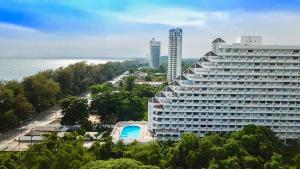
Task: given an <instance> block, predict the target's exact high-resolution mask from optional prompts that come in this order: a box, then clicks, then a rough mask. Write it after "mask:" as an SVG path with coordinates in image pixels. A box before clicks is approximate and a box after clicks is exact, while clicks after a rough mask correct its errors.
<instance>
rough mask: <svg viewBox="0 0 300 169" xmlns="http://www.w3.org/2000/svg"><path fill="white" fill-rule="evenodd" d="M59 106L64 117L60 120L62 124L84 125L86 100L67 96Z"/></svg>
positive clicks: (86, 107)
mask: <svg viewBox="0 0 300 169" xmlns="http://www.w3.org/2000/svg"><path fill="white" fill-rule="evenodd" d="M60 106H61V108H62V114H63V115H64V116H63V117H62V119H61V123H62V124H67V125H74V124H84V123H86V122H87V121H88V117H89V112H88V106H89V105H88V100H87V99H83V98H79V97H75V96H69V97H66V98H64V99H62V100H61V101H60Z"/></svg>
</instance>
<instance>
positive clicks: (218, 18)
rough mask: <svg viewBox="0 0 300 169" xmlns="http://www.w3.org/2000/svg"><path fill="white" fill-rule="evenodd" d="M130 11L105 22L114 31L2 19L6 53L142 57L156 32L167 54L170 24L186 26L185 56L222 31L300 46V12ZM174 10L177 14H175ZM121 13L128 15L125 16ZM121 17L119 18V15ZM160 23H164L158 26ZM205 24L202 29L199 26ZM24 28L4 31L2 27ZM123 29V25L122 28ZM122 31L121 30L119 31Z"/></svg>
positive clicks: (199, 51)
mask: <svg viewBox="0 0 300 169" xmlns="http://www.w3.org/2000/svg"><path fill="white" fill-rule="evenodd" d="M150 12H151V11H148V10H145V11H144V10H140V11H139V10H130V12H126V13H114V15H113V17H118V18H119V19H122V20H123V23H121V24H119V25H117V26H116V25H113V24H112V25H105V27H103V28H102V29H113V30H116V32H115V33H114V32H113V30H112V32H110V34H105V33H104V34H101V35H100V34H89V36H87V35H86V34H84V33H82V34H80V33H78V34H76V35H74V34H73V35H68V34H62V33H60V34H47V33H45V32H39V31H36V30H34V29H33V30H32V29H30V28H28V29H27V28H23V27H19V26H16V25H5V24H1V23H0V51H1V52H0V57H1V56H7V57H10V56H18V57H22V56H49V57H51V56H57V57H60V56H72V57H74V56H98V57H101V56H103V57H137V56H140V57H142V56H146V54H147V53H148V52H149V40H150V39H151V38H152V36H155V37H156V39H158V40H161V42H162V51H161V53H162V55H165V54H167V53H168V49H167V47H168V28H170V27H172V26H182V27H183V57H200V56H201V55H203V54H204V53H206V52H207V51H208V50H210V42H211V41H212V40H213V39H214V38H216V37H217V36H220V37H222V38H223V39H224V40H225V41H227V42H228V43H232V42H233V41H234V40H235V38H236V37H237V36H240V35H249V34H250V35H251V34H256V35H261V36H263V37H264V40H263V42H264V43H265V44H287V45H289V44H290V45H300V37H299V34H300V24H298V23H300V13H297V12H294V13H291V12H286V11H269V12H264V13H252V12H245V11H213V12H207V11H206V12H203V11H202V12H199V11H194V10H188V9H178V8H177V9H176V10H175V11H174V9H173V8H172V9H169V10H168V9H167V11H165V10H163V9H159V10H157V9H153V11H152V13H151V14H149V13H150ZM173 12H174V13H173ZM122 14H124V15H123V16H122ZM114 19H116V18H114ZM156 24H162V25H163V26H161V25H156ZM199 28H200V29H199ZM4 29H5V30H10V32H19V33H15V34H13V33H12V34H13V35H14V36H5V35H6V34H4V35H3V34H1V30H4ZM123 29H124V30H123ZM119 30H122V31H120V32H118V31H119Z"/></svg>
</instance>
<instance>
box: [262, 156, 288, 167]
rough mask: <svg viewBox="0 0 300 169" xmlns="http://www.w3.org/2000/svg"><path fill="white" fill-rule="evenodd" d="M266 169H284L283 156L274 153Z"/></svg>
mask: <svg viewBox="0 0 300 169" xmlns="http://www.w3.org/2000/svg"><path fill="white" fill-rule="evenodd" d="M264 168H265V169H284V165H283V159H282V156H281V155H279V154H277V153H273V155H272V157H271V160H270V161H269V162H267V163H265V165H264Z"/></svg>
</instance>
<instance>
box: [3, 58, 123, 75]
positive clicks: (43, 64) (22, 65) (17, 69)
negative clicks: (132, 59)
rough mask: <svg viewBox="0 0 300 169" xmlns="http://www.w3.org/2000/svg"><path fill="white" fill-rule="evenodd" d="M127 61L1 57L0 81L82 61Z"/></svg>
mask: <svg viewBox="0 0 300 169" xmlns="http://www.w3.org/2000/svg"><path fill="white" fill-rule="evenodd" d="M124 60H125V59H107V58H106V59H101V58H95V59H80V58H76V59H74V58H72V59H66V58H1V57H0V80H1V79H3V80H13V79H16V80H22V79H23V78H24V77H26V76H29V75H33V74H35V73H37V72H39V71H43V70H47V69H57V68H59V67H65V66H68V65H70V64H73V63H77V62H80V61H86V62H87V63H88V64H100V63H106V62H108V61H124Z"/></svg>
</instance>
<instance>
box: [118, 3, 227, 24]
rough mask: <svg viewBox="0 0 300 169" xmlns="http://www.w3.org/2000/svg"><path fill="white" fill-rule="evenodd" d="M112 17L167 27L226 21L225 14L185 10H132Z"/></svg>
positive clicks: (166, 8)
mask: <svg viewBox="0 0 300 169" xmlns="http://www.w3.org/2000/svg"><path fill="white" fill-rule="evenodd" d="M112 14H113V16H115V17H117V18H118V19H120V20H123V21H129V22H136V23H142V24H162V25H169V26H200V27H201V26H204V25H205V24H206V22H207V21H213V20H216V21H218V20H226V19H227V18H228V16H229V15H228V13H227V12H222V11H217V12H206V11H196V10H191V9H186V8H168V7H164V8H162V7H147V8H134V9H129V10H127V11H126V12H114V13H112Z"/></svg>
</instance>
